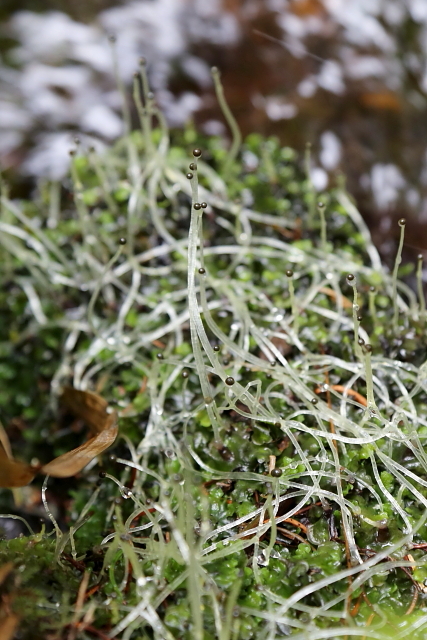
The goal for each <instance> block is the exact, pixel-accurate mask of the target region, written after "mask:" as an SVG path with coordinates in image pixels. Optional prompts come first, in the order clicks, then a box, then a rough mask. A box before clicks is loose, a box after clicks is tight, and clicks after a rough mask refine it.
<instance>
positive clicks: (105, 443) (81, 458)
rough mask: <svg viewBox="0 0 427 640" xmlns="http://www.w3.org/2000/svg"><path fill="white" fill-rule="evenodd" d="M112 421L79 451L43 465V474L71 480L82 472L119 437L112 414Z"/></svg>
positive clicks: (74, 450)
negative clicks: (70, 478)
mask: <svg viewBox="0 0 427 640" xmlns="http://www.w3.org/2000/svg"><path fill="white" fill-rule="evenodd" d="M108 417H109V418H110V420H111V424H110V426H109V427H106V428H104V430H103V431H101V432H100V433H98V434H97V435H96V436H95V437H94V438H90V440H88V441H87V442H85V443H84V444H82V445H81V446H80V447H77V449H73V450H72V451H68V453H64V454H63V455H62V456H58V458H55V459H54V460H52V462H48V464H45V465H43V467H42V468H41V469H40V471H41V473H47V474H49V475H50V476H53V477H54V478H69V477H70V476H74V475H75V474H76V473H78V472H79V471H81V470H82V469H83V468H84V467H85V466H86V465H87V464H89V462H90V461H91V460H93V459H94V458H95V457H96V456H97V455H99V454H100V453H102V452H103V451H105V449H108V447H109V446H111V445H112V444H113V442H114V440H115V439H116V437H117V432H118V427H117V416H116V415H114V414H112V415H109V416H108Z"/></svg>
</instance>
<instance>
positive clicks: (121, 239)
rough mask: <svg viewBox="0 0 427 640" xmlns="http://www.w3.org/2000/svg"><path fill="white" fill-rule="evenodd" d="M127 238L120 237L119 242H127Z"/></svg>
mask: <svg viewBox="0 0 427 640" xmlns="http://www.w3.org/2000/svg"><path fill="white" fill-rule="evenodd" d="M126 243H127V240H126V238H119V244H126Z"/></svg>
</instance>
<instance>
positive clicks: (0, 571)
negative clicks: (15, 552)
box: [0, 562, 13, 584]
mask: <svg viewBox="0 0 427 640" xmlns="http://www.w3.org/2000/svg"><path fill="white" fill-rule="evenodd" d="M12 569H13V562H6V564H3V565H2V566H1V567H0V584H3V582H4V581H5V580H6V578H7V576H8V575H9V573H10V572H11V571H12Z"/></svg>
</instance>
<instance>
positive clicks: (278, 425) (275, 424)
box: [274, 422, 282, 429]
mask: <svg viewBox="0 0 427 640" xmlns="http://www.w3.org/2000/svg"><path fill="white" fill-rule="evenodd" d="M274 426H275V427H276V429H280V427H281V426H282V423H281V422H275V423H274Z"/></svg>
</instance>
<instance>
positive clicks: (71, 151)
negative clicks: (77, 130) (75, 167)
mask: <svg viewBox="0 0 427 640" xmlns="http://www.w3.org/2000/svg"><path fill="white" fill-rule="evenodd" d="M68 153H69V154H70V156H75V155H76V150H75V149H70V150H69V152H68Z"/></svg>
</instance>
